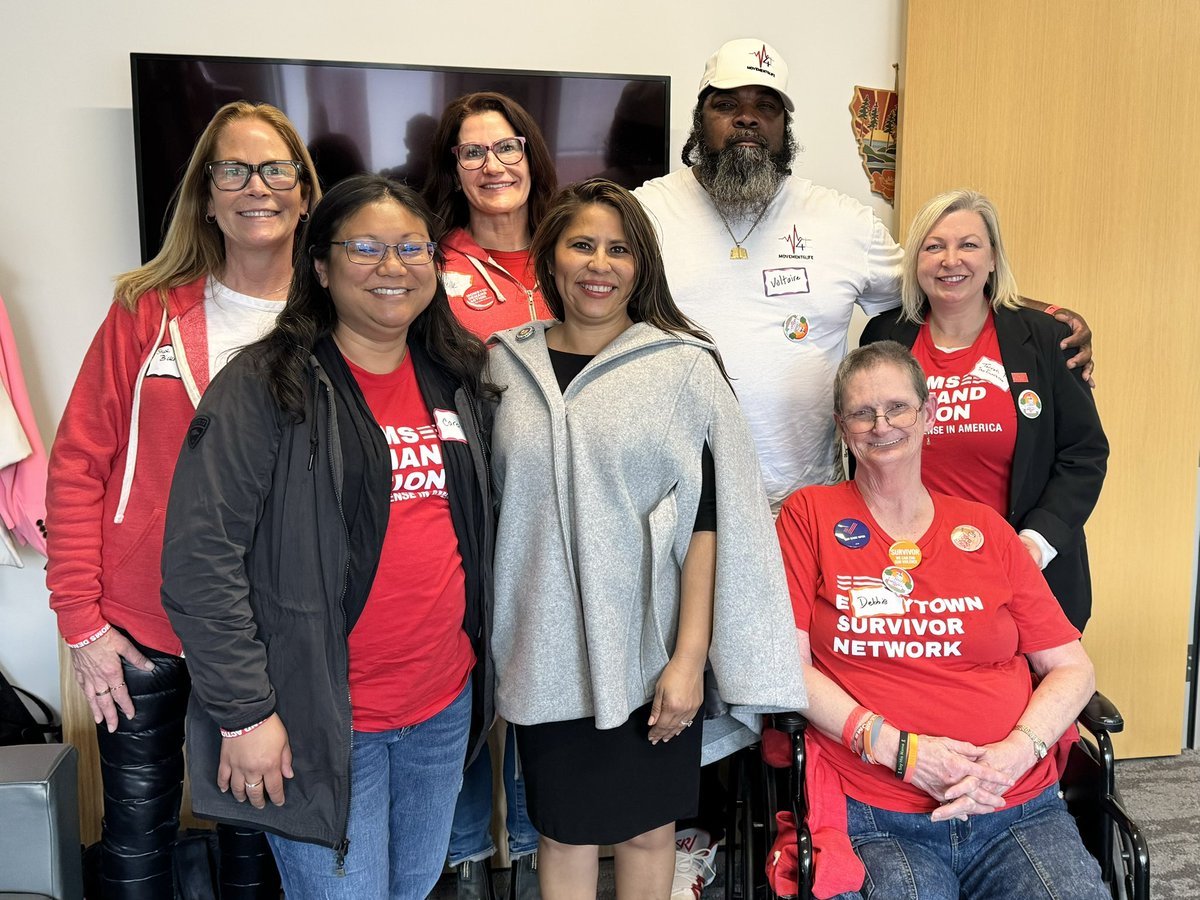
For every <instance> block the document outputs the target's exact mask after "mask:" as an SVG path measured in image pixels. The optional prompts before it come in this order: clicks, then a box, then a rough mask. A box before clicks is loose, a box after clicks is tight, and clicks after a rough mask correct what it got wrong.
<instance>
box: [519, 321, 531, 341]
mask: <svg viewBox="0 0 1200 900" xmlns="http://www.w3.org/2000/svg"><path fill="white" fill-rule="evenodd" d="M531 337H533V326H532V325H526V326H525V327H524V328H522V329H521V330H520V331H518V332H517V340H518V341H527V340H529V339H530V338H531Z"/></svg>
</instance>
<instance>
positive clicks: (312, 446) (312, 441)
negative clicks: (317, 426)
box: [308, 432, 317, 472]
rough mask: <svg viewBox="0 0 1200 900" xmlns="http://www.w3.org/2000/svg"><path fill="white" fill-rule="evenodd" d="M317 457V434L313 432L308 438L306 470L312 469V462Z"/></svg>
mask: <svg viewBox="0 0 1200 900" xmlns="http://www.w3.org/2000/svg"><path fill="white" fill-rule="evenodd" d="M316 458H317V435H316V433H315V432H314V433H313V436H312V437H310V438H309V439H308V471H310V472H311V471H312V467H313V462H314V460H316Z"/></svg>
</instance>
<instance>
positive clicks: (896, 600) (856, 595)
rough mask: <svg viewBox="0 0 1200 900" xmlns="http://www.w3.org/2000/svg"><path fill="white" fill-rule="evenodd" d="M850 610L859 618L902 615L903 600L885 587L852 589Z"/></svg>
mask: <svg viewBox="0 0 1200 900" xmlns="http://www.w3.org/2000/svg"><path fill="white" fill-rule="evenodd" d="M850 610H851V612H853V613H854V615H855V616H858V617H859V618H867V617H868V616H902V615H904V598H903V597H901V596H900V595H898V594H894V593H892V592H891V591H889V590H888V589H887V588H885V587H872V588H854V589H853V590H852V591H850Z"/></svg>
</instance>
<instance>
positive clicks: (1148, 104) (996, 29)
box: [897, 0, 1200, 756]
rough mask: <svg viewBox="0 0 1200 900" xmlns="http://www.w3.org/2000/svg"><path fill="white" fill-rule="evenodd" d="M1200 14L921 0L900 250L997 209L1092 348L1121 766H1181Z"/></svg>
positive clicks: (1107, 650)
mask: <svg viewBox="0 0 1200 900" xmlns="http://www.w3.org/2000/svg"><path fill="white" fill-rule="evenodd" d="M1198 36H1200V3H1197V2H1195V0H1058V2H1053V3H1046V2H1045V0H1004V2H999V3H947V2H945V0H909V2H908V7H907V22H906V35H905V54H904V62H903V64H902V66H901V73H902V74H901V119H900V146H899V150H900V158H899V182H898V183H899V204H900V205H899V219H900V223H901V224H900V234H898V235H897V237H898V238H899V237H900V236H901V235H902V234H903V233H905V231H906V230H907V226H908V223H909V222H910V221H911V219H912V217H913V215H914V214H915V212H916V210H917V209H918V208H919V207H920V205H921V204H922V203H923V202H924V201H925V200H927V199H928V198H929V197H931V196H933V195H934V194H936V193H938V192H940V191H943V190H947V189H949V188H955V187H973V188H976V189H978V190H982V191H984V192H985V193H987V194H988V195H989V196H991V198H992V199H993V200H994V201H995V202H996V204H997V206H998V207H999V209H1000V214H1001V223H1002V226H1003V229H1004V238H1005V242H1006V244H1007V245H1008V250H1009V254H1010V256H1011V259H1012V261H1013V265H1014V269H1015V271H1016V276H1017V283H1018V285H1019V287H1020V289H1021V292H1022V293H1023V294H1025V295H1026V296H1030V297H1036V298H1038V299H1040V300H1044V301H1046V302H1049V303H1056V304H1059V305H1062V306H1070V307H1072V308H1074V309H1077V310H1079V311H1081V312H1082V313H1084V314H1085V316H1086V317H1087V319H1088V321H1089V322H1090V324H1091V325H1092V327H1093V329H1094V330H1095V333H1096V341H1095V346H1096V355H1097V360H1098V363H1099V365H1098V368H1097V371H1096V380H1097V383H1098V390H1097V392H1096V402H1097V404H1098V406H1099V409H1100V414H1101V416H1102V418H1103V421H1104V427H1105V430H1106V431H1107V433H1108V436H1109V440H1110V442H1111V445H1112V455H1111V457H1110V460H1109V473H1108V480H1107V482H1106V483H1105V486H1104V492H1103V495H1102V496H1101V499H1100V504H1099V506H1098V507H1097V509H1096V512H1095V514H1094V515H1093V517H1092V519H1091V521H1090V523H1089V524H1088V528H1087V533H1088V544H1089V550H1090V554H1091V561H1092V583H1093V588H1094V591H1095V598H1096V600H1095V608H1094V613H1093V618H1092V621H1091V623H1090V624H1089V625H1088V629H1087V634H1086V636H1085V640H1084V643H1085V645H1086V647H1087V648H1088V651H1089V652H1090V653H1091V655H1092V658H1093V659H1094V660H1095V663H1096V670H1097V684H1098V687H1099V688H1100V689H1101V690H1102V691H1104V692H1105V693H1106V694H1108V695H1109V696H1110V697H1111V698H1112V699H1113V700H1114V701H1115V702H1116V703H1117V704H1118V705H1119V706H1120V708H1121V711H1122V713H1123V714H1124V716H1125V720H1126V723H1127V729H1126V733H1125V734H1124V735H1122V736H1121V737H1119V738H1118V739H1117V749H1118V751H1119V752H1120V753H1121V755H1123V756H1161V755H1170V754H1175V753H1178V752H1179V749H1180V744H1181V735H1182V732H1183V718H1184V705H1185V699H1184V697H1185V683H1184V678H1185V661H1186V652H1187V645H1188V638H1189V632H1190V622H1189V608H1190V601H1191V596H1190V595H1191V574H1192V566H1193V561H1194V557H1195V552H1196V545H1195V541H1194V534H1195V530H1194V529H1195V516H1196V471H1197V468H1196V466H1197V458H1198V454H1200V365H1198V364H1197V361H1198V360H1200V347H1198V346H1197V344H1198V342H1200V276H1198V274H1197V264H1198V262H1200V213H1198V212H1197V210H1196V204H1197V196H1196V194H1197V188H1198V186H1200V179H1198V178H1197V175H1198V174H1200V166H1198V165H1197V163H1196V162H1195V150H1196V148H1197V147H1198V146H1200V100H1198V97H1200V53H1197V52H1196V47H1197V40H1198V39H1200V38H1198Z"/></svg>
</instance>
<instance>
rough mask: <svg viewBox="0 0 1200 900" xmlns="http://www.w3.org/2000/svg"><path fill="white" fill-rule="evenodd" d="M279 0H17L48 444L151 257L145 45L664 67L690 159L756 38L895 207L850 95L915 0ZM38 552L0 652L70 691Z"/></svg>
mask: <svg viewBox="0 0 1200 900" xmlns="http://www.w3.org/2000/svg"><path fill="white" fill-rule="evenodd" d="M278 8H279V9H282V10H283V15H278V14H272V13H271V11H270V9H271V8H270V7H268V6H263V5H256V4H253V3H249V4H248V3H244V2H239V3H233V2H229V0H208V2H205V3H203V4H201V3H188V2H183V3H171V2H163V0H125V2H113V0H63V2H59V3H16V2H7V3H4V4H3V27H2V28H0V115H2V119H0V123H2V124H0V295H2V296H3V297H4V300H5V302H6V305H7V307H8V312H9V316H10V317H11V319H12V323H13V327H14V329H15V332H16V337H17V342H18V346H19V347H20V350H21V354H22V359H23V362H24V368H25V373H26V377H27V378H28V380H29V382H30V385H31V393H32V399H33V404H34V408H35V411H36V412H37V415H38V418H39V422H40V424H41V430H42V436H43V438H45V440H46V441H47V444H49V442H50V440H51V439H52V438H53V436H54V430H55V427H56V425H57V422H58V418H59V415H60V414H61V412H62V409H63V406H64V405H65V404H66V400H67V396H68V394H69V392H70V390H71V386H72V384H73V383H74V380H75V375H76V372H77V370H78V367H79V363H80V361H81V360H82V358H83V353H84V350H85V349H86V347H87V344H88V342H89V341H90V340H91V337H92V334H93V332H94V331H95V329H96V327H97V326H98V325H99V323H100V321H101V319H102V318H103V317H104V314H105V310H106V307H107V305H108V303H109V302H110V297H111V279H112V277H113V276H114V275H115V274H117V273H118V272H121V271H124V270H126V269H129V268H132V267H133V266H135V265H136V264H137V263H138V262H139V258H138V241H137V208H136V202H137V192H136V188H135V186H134V160H133V127H132V116H131V113H130V87H129V53H130V52H134V51H137V52H157V53H195V54H215V55H229V56H265V57H284V58H295V59H335V60H361V61H367V62H385V63H413V64H429V65H466V66H475V67H483V68H520V69H542V70H552V71H584V72H625V73H636V74H643V73H644V74H667V75H670V76H671V77H672V126H673V127H672V131H671V145H672V154H674V155H675V156H676V157H677V156H678V153H679V149H680V148H681V147H682V145H683V141H684V139H685V137H686V134H687V130H688V127H689V123H690V114H691V107H692V105H693V103H694V100H695V89H696V84H697V83H698V81H699V79H700V74H701V71H702V69H703V65H704V60H705V58H706V57H707V56H708V55H709V54H710V53H711V52H712V51H713V50H714V49H716V47H718V46H719V45H720V44H721V43H723V42H724V41H726V40H729V39H731V38H735V37H760V38H763V39H765V40H767V41H768V42H770V43H772V44H773V45H774V46H775V48H776V50H778V51H779V53H780V54H781V55H782V56H783V58H784V59H785V60H787V62H788V64H789V66H790V67H791V91H790V92H791V94H792V96H793V97H795V98H796V101H797V109H796V123H797V124H796V137H797V140H798V141H799V143H800V145H801V146H802V147H803V151H802V152H801V153H800V154H799V156H798V159H797V164H796V172H797V173H798V174H800V175H803V176H805V177H808V178H811V179H812V180H814V181H816V182H818V183H821V184H825V185H828V186H830V187H834V188H837V189H838V190H841V191H844V192H846V193H848V194H851V195H852V196H854V197H857V198H858V199H860V200H862V201H864V202H868V203H871V204H872V205H873V206H875V208H876V209H878V210H879V211H880V214H881V216H883V217H884V221H885V222H887V223H888V224H889V225H890V224H891V219H892V213H891V209H890V207H888V206H887V205H886V204H885V203H883V202H882V201H881V200H879V198H877V197H873V196H872V195H871V194H870V192H869V190H868V187H867V179H866V176H865V175H864V174H863V171H862V167H861V166H860V164H859V160H858V155H857V152H856V150H855V146H854V142H853V138H852V136H851V130H850V114H849V104H850V98H851V96H852V93H853V87H854V85H855V84H862V85H867V86H870V87H885V88H890V87H891V86H892V84H893V71H892V64H893V63H895V62H898V61H899V58H900V52H901V47H900V40H901V36H900V19H901V0H845V2H843V3H840V4H832V3H816V2H812V0H802V2H799V3H793V4H790V5H787V6H778V5H772V4H765V3H756V4H745V3H743V4H737V5H734V4H731V3H728V2H719V0H696V2H689V3H677V2H660V3H653V2H646V0H610V2H608V3H604V4H594V5H588V4H584V5H578V4H566V3H554V4H551V3H549V2H546V3H536V2H528V0H514V2H509V3H500V4H497V3H494V2H477V3H467V4H461V3H425V4H417V5H412V4H408V5H404V4H396V3H381V2H378V0H358V2H355V3H349V4H333V3H329V2H325V0H322V2H310V0H298V2H295V3H292V4H284V5H283V6H281V7H278ZM404 18H410V19H416V20H418V21H416V22H404V21H402V20H403V19H404ZM676 165H678V163H676ZM25 560H26V567H25V568H24V569H21V570H18V569H8V568H0V668H3V669H4V671H5V672H6V673H7V674H8V675H9V677H10V678H12V679H14V680H15V681H17V682H19V683H21V684H22V685H23V686H25V687H28V688H29V689H31V690H34V691H35V692H37V693H39V694H41V695H43V696H44V697H46V698H47V699H49V700H51V702H53V703H54V704H55V705H57V703H58V698H59V691H58V661H57V650H56V643H55V635H56V631H55V625H54V620H53V616H52V615H51V613H50V612H49V610H48V607H47V604H46V598H47V595H46V590H45V587H44V582H43V574H42V560H40V559H39V558H36V557H35V556H33V555H32V554H28V553H27V554H26V555H25Z"/></svg>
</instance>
